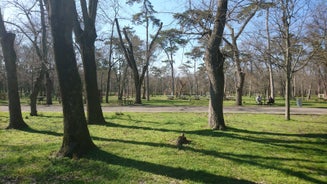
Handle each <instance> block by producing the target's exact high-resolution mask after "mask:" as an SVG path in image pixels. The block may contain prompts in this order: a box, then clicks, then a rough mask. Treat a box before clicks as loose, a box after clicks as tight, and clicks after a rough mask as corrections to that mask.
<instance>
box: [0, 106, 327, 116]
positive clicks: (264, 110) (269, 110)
mask: <svg viewBox="0 0 327 184" xmlns="http://www.w3.org/2000/svg"><path fill="white" fill-rule="evenodd" d="M37 109H38V111H39V112H61V111H62V107H61V106H60V105H51V106H47V105H38V107H37ZM102 110H103V112H207V111H208V107H192V106H181V107H153V106H114V107H107V106H105V107H102ZM0 111H4V112H8V106H0ZM22 111H23V112H29V111H30V107H29V106H27V105H23V106H22ZM284 112H285V109H284V107H273V106H272V107H270V106H251V107H246V106H245V107H236V106H235V107H234V106H232V107H224V113H253V114H255V113H261V114H284ZM291 114H327V109H325V108H305V107H301V108H299V107H294V108H291Z"/></svg>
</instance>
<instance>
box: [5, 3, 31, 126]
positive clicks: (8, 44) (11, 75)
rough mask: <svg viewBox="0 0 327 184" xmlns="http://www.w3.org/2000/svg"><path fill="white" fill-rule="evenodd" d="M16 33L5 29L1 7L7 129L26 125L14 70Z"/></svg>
mask: <svg viewBox="0 0 327 184" xmlns="http://www.w3.org/2000/svg"><path fill="white" fill-rule="evenodd" d="M15 37H16V35H15V34H14V33H8V32H7V31H6V28H5V25H4V22H3V19H2V14H1V9H0V39H1V47H2V52H3V56H4V61H5V67H6V71H7V85H8V100H9V126H8V127H7V128H8V129H11V128H13V129H24V128H27V127H28V125H27V124H26V123H25V122H24V120H23V116H22V112H21V107H20V98H19V93H18V80H17V70H16V60H17V55H16V52H15V49H14V42H15Z"/></svg>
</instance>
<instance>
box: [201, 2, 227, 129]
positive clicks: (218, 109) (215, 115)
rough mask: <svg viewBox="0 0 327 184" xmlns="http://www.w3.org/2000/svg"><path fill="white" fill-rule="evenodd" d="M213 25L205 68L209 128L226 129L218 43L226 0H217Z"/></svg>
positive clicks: (221, 64)
mask: <svg viewBox="0 0 327 184" xmlns="http://www.w3.org/2000/svg"><path fill="white" fill-rule="evenodd" d="M217 1H218V6H217V15H216V18H215V26H214V29H213V31H212V33H211V35H210V40H209V42H208V47H207V49H206V59H205V63H206V68H207V72H208V77H209V82H210V102H209V118H208V123H209V126H210V128H212V129H219V130H224V129H226V125H225V120H224V114H223V98H224V70H223V66H224V56H223V54H222V53H221V52H220V48H219V47H220V44H221V41H222V36H223V32H224V28H225V23H226V11H227V2H228V1H227V0H217Z"/></svg>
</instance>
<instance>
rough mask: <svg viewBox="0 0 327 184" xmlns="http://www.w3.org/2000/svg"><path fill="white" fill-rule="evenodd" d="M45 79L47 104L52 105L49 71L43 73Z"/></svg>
mask: <svg viewBox="0 0 327 184" xmlns="http://www.w3.org/2000/svg"><path fill="white" fill-rule="evenodd" d="M45 80H46V83H45V86H46V98H47V99H46V100H47V105H52V80H51V78H50V73H49V71H47V72H46V73H45Z"/></svg>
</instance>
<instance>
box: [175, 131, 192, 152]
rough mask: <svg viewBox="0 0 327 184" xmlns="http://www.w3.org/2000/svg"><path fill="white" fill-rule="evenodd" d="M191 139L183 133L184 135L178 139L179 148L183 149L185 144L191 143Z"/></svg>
mask: <svg viewBox="0 0 327 184" xmlns="http://www.w3.org/2000/svg"><path fill="white" fill-rule="evenodd" d="M190 143H191V141H190V140H187V139H186V137H185V135H184V133H182V135H180V136H178V138H177V140H176V146H177V148H178V149H182V147H183V144H190Z"/></svg>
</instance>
